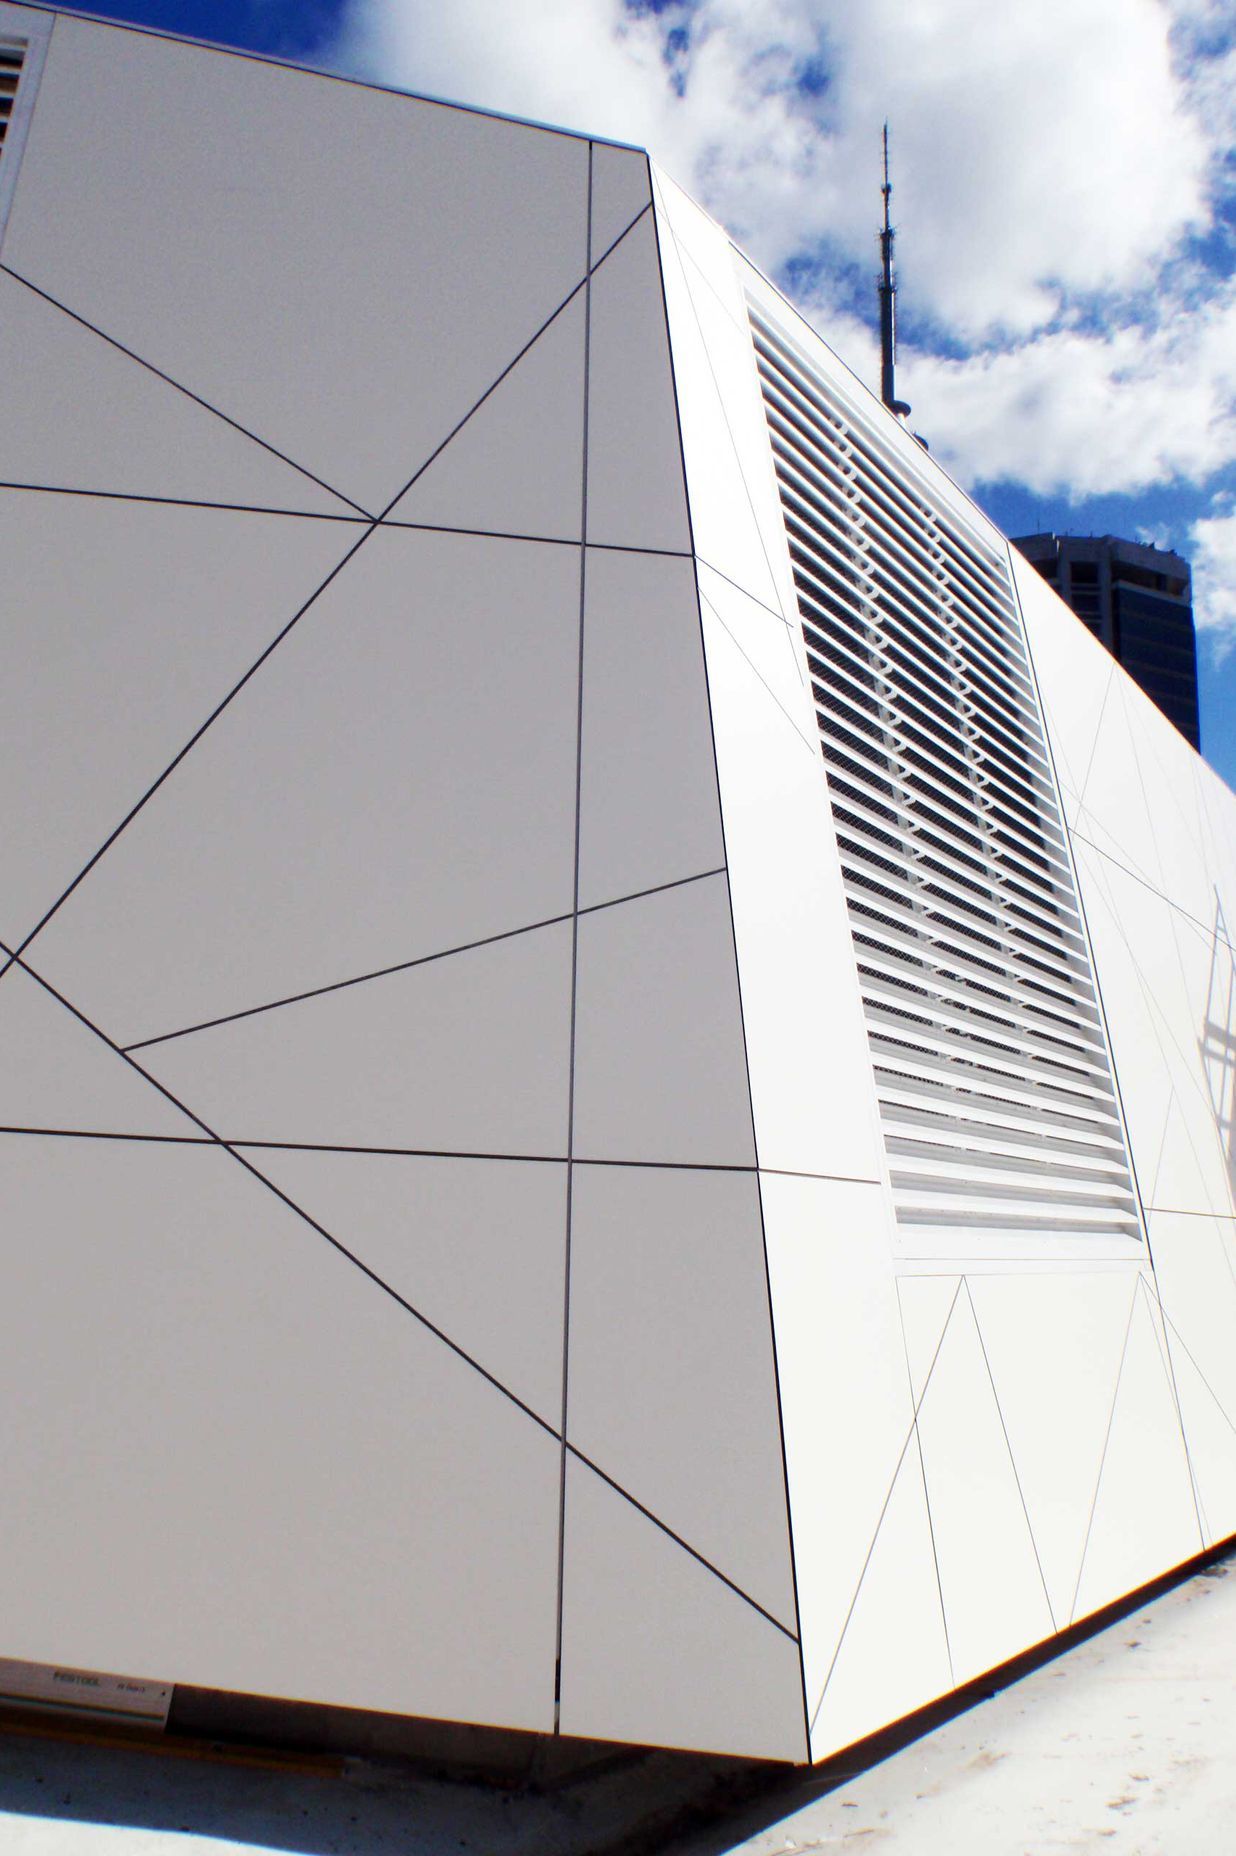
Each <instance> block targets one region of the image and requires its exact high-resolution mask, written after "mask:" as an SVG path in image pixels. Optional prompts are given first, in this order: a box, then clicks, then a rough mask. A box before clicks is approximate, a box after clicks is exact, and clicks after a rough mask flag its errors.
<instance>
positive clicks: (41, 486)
mask: <svg viewBox="0 0 1236 1856" xmlns="http://www.w3.org/2000/svg"><path fill="white" fill-rule="evenodd" d="M0 490H28V491H30V492H32V493H33V494H34V495H35V496H93V497H97V498H100V499H101V500H102V501H103V502H108V503H154V504H156V505H157V506H158V507H159V508H164V509H222V510H226V511H228V512H230V513H233V514H237V515H247V516H286V517H288V518H290V519H291V520H292V521H293V522H369V521H371V520H372V518H371V517H370V516H366V515H347V514H345V513H344V512H343V511H342V510H337V509H277V508H275V507H274V505H273V504H270V503H221V502H218V501H214V500H212V499H211V498H210V497H206V496H157V495H156V494H155V493H154V492H153V491H150V490H99V489H86V488H84V487H83V486H82V485H81V484H73V483H16V482H13V481H12V480H11V479H8V478H3V479H0Z"/></svg>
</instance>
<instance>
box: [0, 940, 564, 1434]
mask: <svg viewBox="0 0 1236 1856" xmlns="http://www.w3.org/2000/svg"><path fill="white" fill-rule="evenodd" d="M0 952H4V953H7V954H9V960H10V964H11V965H16V966H19V967H20V968H21V970H22V972H23V973H26V974H28V975H29V977H30V978H31V979H32V980H34V981H35V982H36V983H37V984H38V985H39V986H41V987H42V988H43V990H44V992H46V993H49V994H50V995H51V997H52V998H53V999H55V1000H56V1001H57V1002H58V1003H59V1004H60V1005H62V1006H63V1007H64V1009H65V1010H66V1011H67V1012H69V1013H71V1014H72V1016H73V1017H74V1018H75V1019H77V1021H78V1023H79V1024H81V1025H84V1026H85V1028H86V1030H87V1031H91V1032H93V1033H94V1035H95V1037H97V1038H98V1039H99V1040H100V1042H101V1043H103V1044H105V1045H106V1046H107V1048H108V1049H109V1050H111V1051H113V1052H114V1053H115V1054H116V1056H117V1057H119V1058H120V1059H121V1061H122V1062H123V1063H126V1064H128V1066H129V1068H130V1069H132V1070H134V1071H135V1072H136V1073H137V1075H138V1076H140V1077H142V1078H143V1079H144V1081H146V1082H148V1083H149V1084H150V1085H151V1087H152V1088H153V1089H156V1090H157V1091H158V1093H159V1094H160V1095H161V1096H163V1097H164V1098H165V1100H166V1101H168V1102H170V1103H171V1104H172V1106H173V1108H176V1109H179V1111H180V1113H181V1114H182V1115H185V1116H186V1117H187V1118H188V1119H189V1120H190V1121H191V1122H192V1123H193V1124H194V1126H195V1127H198V1128H200V1129H201V1130H202V1133H203V1134H204V1135H206V1136H207V1137H208V1142H209V1143H210V1144H212V1145H214V1146H215V1147H218V1148H219V1149H220V1150H221V1151H222V1152H223V1153H226V1154H230V1155H231V1157H232V1159H233V1160H235V1161H236V1162H237V1163H238V1165H240V1166H242V1167H243V1168H244V1169H245V1171H246V1172H247V1173H249V1174H250V1175H251V1176H252V1177H253V1178H254V1179H256V1180H259V1181H260V1182H261V1184H262V1185H263V1186H265V1187H266V1188H267V1190H268V1191H269V1192H272V1193H273V1194H274V1196H275V1197H276V1198H277V1199H280V1200H282V1202H283V1203H284V1204H285V1205H286V1206H287V1207H288V1208H289V1210H291V1211H293V1212H295V1213H296V1215H297V1216H298V1217H299V1218H302V1219H303V1220H304V1222H305V1223H306V1224H307V1225H309V1226H310V1227H311V1229H313V1230H314V1231H316V1232H317V1233H318V1235H319V1237H323V1238H325V1239H326V1242H327V1243H328V1244H330V1245H331V1246H332V1248H333V1249H335V1250H337V1251H338V1252H339V1254H340V1256H342V1257H344V1258H346V1259H347V1261H348V1262H349V1263H352V1264H354V1265H355V1266H356V1268H357V1269H358V1270H360V1271H361V1273H362V1275H365V1276H367V1277H368V1278H369V1280H370V1282H372V1283H374V1284H376V1286H377V1287H378V1288H379V1289H381V1290H383V1291H384V1293H385V1294H387V1295H388V1296H390V1298H391V1300H392V1301H394V1302H397V1303H398V1304H399V1306H400V1307H401V1308H403V1309H406V1311H407V1312H408V1314H410V1315H413V1316H415V1318H416V1319H417V1320H418V1321H419V1322H420V1323H421V1324H422V1326H424V1327H425V1328H427V1329H428V1330H429V1332H430V1333H431V1334H434V1335H436V1337H437V1338H438V1339H439V1340H440V1341H442V1342H443V1344H444V1345H445V1346H447V1347H449V1348H450V1350H451V1352H452V1353H454V1354H456V1355H457V1356H458V1357H459V1359H461V1360H463V1361H465V1362H466V1363H467V1364H468V1365H469V1366H471V1367H473V1368H474V1369H475V1370H476V1371H477V1372H478V1373H480V1375H481V1377H482V1378H483V1379H487V1380H488V1381H489V1383H490V1385H491V1386H493V1387H494V1388H495V1390H496V1391H498V1392H501V1393H502V1394H503V1395H504V1397H506V1398H508V1399H510V1401H511V1403H512V1404H514V1405H517V1406H518V1407H519V1409H520V1410H521V1411H522V1412H524V1413H525V1414H526V1415H527V1416H528V1417H530V1418H531V1419H532V1420H533V1422H534V1423H535V1424H537V1425H539V1426H540V1428H541V1429H542V1430H544V1431H547V1432H548V1433H549V1434H550V1436H551V1437H556V1436H557V1432H556V1431H555V1430H554V1428H553V1426H552V1425H550V1424H547V1423H546V1422H545V1420H544V1418H542V1417H539V1416H538V1414H537V1413H536V1412H535V1411H533V1409H532V1407H531V1406H530V1405H527V1404H525V1403H524V1401H523V1399H521V1398H520V1397H519V1395H518V1394H517V1393H515V1392H512V1391H511V1390H510V1388H509V1387H508V1386H505V1385H503V1383H502V1381H501V1380H500V1379H498V1378H496V1377H495V1375H494V1374H493V1373H491V1372H489V1371H488V1369H487V1368H486V1367H484V1366H482V1365H481V1363H480V1361H479V1360H475V1359H473V1357H472V1355H471V1354H470V1353H468V1352H467V1350H466V1349H465V1348H463V1347H461V1346H460V1345H459V1343H458V1342H457V1341H454V1340H452V1339H451V1337H450V1335H449V1334H446V1333H445V1332H444V1331H443V1330H442V1329H441V1328H440V1327H438V1326H437V1325H436V1323H435V1322H433V1321H431V1320H430V1319H429V1317H428V1316H427V1315H424V1314H422V1313H421V1311H420V1309H419V1308H416V1307H414V1306H413V1304H412V1303H411V1302H409V1301H407V1300H406V1298H405V1297H404V1296H402V1295H400V1294H399V1291H398V1290H397V1289H393V1288H392V1287H391V1285H390V1283H388V1282H386V1281H384V1279H383V1278H382V1277H381V1276H379V1275H378V1273H377V1271H376V1270H373V1269H371V1268H370V1267H369V1265H368V1264H367V1263H365V1262H363V1261H362V1259H361V1258H360V1257H358V1256H357V1255H356V1253H355V1252H354V1251H351V1250H349V1249H348V1247H347V1245H346V1244H344V1243H342V1242H341V1241H340V1239H339V1238H337V1237H335V1236H334V1235H333V1234H332V1233H331V1232H330V1231H328V1230H327V1229H326V1227H325V1225H322V1224H319V1223H318V1221H317V1219H316V1218H314V1217H312V1216H311V1215H310V1214H309V1213H308V1212H307V1211H305V1210H304V1208H303V1207H302V1206H300V1205H297V1203H296V1202H295V1200H294V1199H292V1198H289V1196H288V1194H287V1193H286V1192H284V1191H282V1190H281V1188H280V1187H278V1186H276V1185H275V1183H274V1181H273V1180H270V1179H267V1177H266V1175H265V1174H264V1173H262V1172H260V1171H259V1170H258V1168H257V1167H256V1166H254V1165H253V1163H252V1161H250V1160H247V1159H246V1158H245V1156H244V1155H243V1154H242V1153H240V1152H238V1151H237V1148H236V1147H235V1146H234V1145H233V1144H232V1143H231V1142H229V1141H225V1140H224V1139H223V1137H222V1135H220V1134H217V1133H216V1132H215V1130H214V1129H213V1128H212V1127H211V1126H210V1124H209V1123H208V1122H206V1121H203V1119H202V1117H201V1116H200V1115H198V1114H197V1113H195V1111H194V1110H193V1109H191V1108H189V1107H188V1105H187V1104H186V1103H184V1102H182V1101H181V1100H180V1098H179V1097H178V1096H176V1095H173V1093H172V1091H171V1090H170V1089H168V1088H166V1087H165V1085H164V1084H163V1083H161V1082H160V1081H159V1079H158V1077H157V1076H152V1075H151V1073H150V1071H149V1070H145V1069H143V1068H142V1065H141V1064H140V1063H138V1061H137V1059H136V1058H135V1057H131V1056H130V1055H129V1054H128V1052H127V1051H124V1050H122V1049H121V1048H120V1046H119V1044H117V1043H115V1042H114V1041H113V1040H112V1039H111V1038H109V1037H108V1035H107V1033H106V1032H105V1031H103V1030H101V1029H100V1027H99V1026H98V1025H96V1024H95V1023H94V1022H93V1021H92V1020H91V1019H89V1018H87V1016H86V1014H85V1013H84V1012H82V1011H80V1010H79V1009H78V1007H77V1006H75V1005H74V1004H73V1002H72V1000H71V999H66V997H65V996H64V994H63V993H62V992H59V991H57V989H56V987H54V986H53V985H52V984H51V982H50V981H49V980H46V979H44V978H43V975H42V974H41V973H37V972H36V971H35V969H34V968H33V967H32V966H30V965H29V964H28V962H26V961H25V960H23V959H22V958H21V956H20V954H17V953H13V952H11V951H10V950H9V949H8V948H6V947H4V945H3V943H0ZM6 971H7V969H6Z"/></svg>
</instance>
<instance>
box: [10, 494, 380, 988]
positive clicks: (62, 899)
mask: <svg viewBox="0 0 1236 1856" xmlns="http://www.w3.org/2000/svg"><path fill="white" fill-rule="evenodd" d="M376 526H377V524H376V523H373V522H371V523H370V524H369V525H368V527H367V528H366V529H365V532H364V534H363V535H359V536H358V537H357V539H356V540H355V541H354V542H353V543H352V546H351V547H350V548H349V549H348V551H347V553H346V554H345V555H344V557H343V559H342V560H340V561H337V562H336V563H335V565H334V566H333V567H332V568H331V570H330V572H329V573H328V574H327V576H326V578H325V579H324V580H323V581H322V582H321V583H320V584H319V585H318V586H316V587H315V588H314V590H313V592H312V593H311V594H310V595H309V597H308V599H307V600H305V602H304V604H303V605H301V606H300V607H298V609H297V610H296V611H295V612H294V613H293V614H292V617H291V618H290V619H289V620H288V621H287V623H286V624H285V625H284V626H283V627H282V629H281V630H280V631H279V632H277V633H276V635H275V636H274V637H273V638H272V639H271V641H270V643H269V644H268V645H267V646H266V649H265V650H264V651H263V652H262V654H261V656H260V657H259V658H257V659H256V660H255V662H254V663H252V664H250V666H249V668H248V670H246V671H245V673H244V675H243V676H242V677H241V678H240V681H239V682H238V683H234V684H233V685H232V688H231V689H230V690H229V691H228V693H227V695H226V696H225V697H224V698H223V699H222V701H221V702H218V703H216V705H215V707H214V708H213V709H212V710H211V712H210V714H209V715H208V716H207V717H206V720H205V721H204V722H202V723H201V724H200V725H199V726H198V728H197V729H195V730H194V732H193V734H192V735H190V737H189V739H188V741H186V742H185V744H184V746H183V747H182V748H181V749H180V751H179V753H177V754H176V756H175V757H174V759H172V760H171V761H169V762H168V764H167V766H166V767H165V768H164V769H163V771H162V773H161V774H159V776H158V778H157V779H155V780H154V781H152V783H151V784H150V785H149V786H148V787H147V788H146V791H145V792H144V793H143V794H142V796H141V798H140V799H138V800H137V801H136V803H135V804H133V805H132V806H130V808H129V810H128V811H127V812H126V813H125V815H124V817H123V818H122V819H121V821H120V823H119V824H118V825H117V826H116V827H115V828H114V829H113V830H112V831H111V832H110V833H109V834H108V836H107V837H106V838H105V839H104V840H103V842H102V844H101V845H100V846H99V848H98V850H97V851H95V853H94V855H93V856H92V857H91V858H90V859H89V860H88V861H87V862H86V863H85V864H83V866H82V868H81V869H80V870H79V871H78V873H77V875H76V876H75V877H74V878H73V880H72V882H71V883H70V884H69V885H68V887H67V888H66V889H64V890H62V891H61V893H60V895H59V896H57V898H56V900H55V901H54V902H53V903H52V905H51V907H50V908H49V909H48V910H47V911H46V912H45V914H44V915H43V916H42V917H41V918H40V919H39V920H38V921H37V922H36V923H35V925H34V927H33V928H32V929H31V930H30V932H29V934H28V935H27V936H26V938H25V940H24V941H21V942H20V943H19V944H18V946H17V948H16V949H15V950H14V951H13V952H12V953H10V954H9V957H8V960H7V961H6V963H5V965H4V966H3V967H0V979H3V978H4V975H5V974H6V973H7V972H8V970H9V967H10V966H11V965H12V963H13V961H14V960H16V959H19V958H20V956H21V955H22V954H24V953H25V951H26V949H27V948H28V947H29V946H30V943H31V942H32V941H33V940H34V939H35V938H36V936H38V935H40V934H42V932H43V930H44V928H46V926H47V924H48V923H49V922H50V921H51V919H52V917H53V916H54V915H55V914H56V913H57V911H58V910H59V909H61V908H62V907H63V906H64V904H65V903H66V902H67V901H68V899H69V897H70V896H71V895H72V894H73V892H74V890H75V889H76V888H77V886H78V884H79V883H81V882H83V881H84V880H85V878H86V877H87V876H89V874H90V872H91V871H92V870H93V869H94V867H95V865H96V864H97V863H98V861H99V859H100V858H101V857H103V856H105V855H106V853H107V852H108V851H109V850H110V849H111V847H112V845H113V844H114V843H115V842H116V840H117V838H118V837H119V836H120V834H121V832H123V831H124V830H125V829H126V828H127V827H128V826H129V825H131V824H132V822H133V820H134V819H135V818H136V817H137V815H138V813H139V812H140V811H141V810H142V808H143V807H144V806H146V805H147V804H148V803H149V802H150V800H151V799H153V798H154V796H155V794H156V793H157V792H158V790H159V788H160V787H161V786H162V785H163V783H164V781H165V780H167V779H169V778H170V777H171V775H172V774H173V773H174V772H175V771H176V769H177V767H179V765H180V763H181V761H182V760H184V758H185V756H186V755H187V754H189V753H191V752H192V750H193V749H194V748H195V747H196V746H197V744H198V742H199V741H200V740H201V738H202V736H203V735H204V734H205V733H206V731H207V729H208V728H210V727H211V725H212V724H213V723H215V722H217V721H218V719H219V717H220V716H221V715H222V714H223V712H224V710H225V709H226V708H227V707H228V706H229V704H230V703H232V702H234V701H235V699H236V697H237V696H239V695H240V692H241V691H242V690H243V689H244V687H245V685H246V684H247V683H248V682H249V681H250V679H251V678H253V677H255V676H256V675H257V673H258V671H259V670H260V669H261V668H262V665H263V664H264V663H265V662H266V660H267V658H268V657H270V655H271V654H272V652H274V651H276V650H277V649H278V647H279V646H280V645H281V644H282V643H283V640H284V639H285V638H286V637H287V635H288V633H289V632H290V631H292V629H293V628H294V627H295V626H296V625H298V624H299V623H300V621H301V619H303V618H304V616H305V614H306V612H308V610H309V608H310V607H311V606H312V605H313V603H314V601H315V600H317V599H320V598H321V596H322V594H323V593H324V592H325V591H326V589H327V587H328V586H330V584H331V582H332V581H333V580H334V579H335V578H336V577H337V575H339V574H340V573H342V571H343V569H344V568H345V567H346V566H347V564H348V562H349V561H350V560H351V559H352V556H353V555H354V554H355V553H356V551H357V549H358V548H361V547H363V546H364V544H365V543H366V541H368V539H369V537H370V536H371V535H372V534H373V531H374V529H375V527H376ZM0 951H5V952H7V950H5V949H2V948H0Z"/></svg>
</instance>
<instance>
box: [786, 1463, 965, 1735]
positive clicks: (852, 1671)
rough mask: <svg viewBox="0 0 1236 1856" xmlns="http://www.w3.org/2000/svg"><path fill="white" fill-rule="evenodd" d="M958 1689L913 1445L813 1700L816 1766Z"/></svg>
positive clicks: (899, 1468)
mask: <svg viewBox="0 0 1236 1856" xmlns="http://www.w3.org/2000/svg"><path fill="white" fill-rule="evenodd" d="M952 1686H953V1678H952V1673H951V1670H950V1668H949V1655H948V1642H947V1639H946V1637H945V1634H944V1620H943V1617H942V1616H941V1611H940V1592H939V1587H938V1586H937V1584H936V1573H935V1564H934V1560H933V1555H932V1546H931V1527H930V1523H929V1521H928V1518H927V1503H926V1501H925V1499H924V1496H923V1477H922V1471H921V1469H920V1467H919V1456H918V1450H917V1449H916V1447H915V1444H914V1440H913V1438H911V1439H910V1441H909V1443H908V1444H907V1446H906V1449H905V1451H904V1452H903V1454H902V1457H901V1462H900V1465H899V1466H898V1467H897V1469H896V1475H895V1478H894V1481H893V1485H892V1489H891V1491H890V1494H889V1498H888V1502H887V1505H886V1506H885V1509H884V1513H883V1515H882V1517H881V1520H880V1525H879V1530H878V1532H877V1534H876V1536H875V1539H874V1541H873V1542H872V1547H871V1552H870V1555H869V1556H868V1559H867V1564H866V1566H865V1567H864V1569H863V1575H862V1580H861V1583H860V1584H859V1587H858V1590H857V1592H856V1594H855V1597H854V1603H853V1606H852V1608H851V1610H850V1614H849V1617H848V1618H847V1620H846V1624H845V1630H844V1632H843V1635H842V1637H841V1641H840V1643H839V1645H838V1647H837V1652H836V1655H835V1658H834V1661H833V1666H832V1669H831V1670H830V1672H829V1676H828V1681H827V1684H826V1686H825V1688H824V1692H823V1696H822V1698H821V1697H819V1696H814V1695H813V1696H811V1697H810V1698H809V1699H810V1701H811V1703H812V1707H813V1709H814V1718H813V1721H812V1727H811V1757H812V1759H816V1760H818V1759H824V1758H826V1757H827V1756H828V1754H830V1753H835V1752H836V1751H837V1750H838V1749H839V1748H840V1747H844V1746H851V1745H852V1744H853V1743H854V1741H856V1740H861V1739H862V1738H863V1736H864V1735H866V1734H869V1733H874V1731H875V1730H876V1728H877V1727H884V1726H886V1725H887V1723H888V1722H889V1721H895V1720H897V1719H898V1718H899V1717H900V1716H901V1715H903V1714H910V1713H912V1711H913V1710H914V1709H915V1708H919V1707H922V1705H923V1704H924V1703H925V1702H928V1701H933V1700H934V1699H935V1698H936V1696H937V1695H944V1694H947V1693H948V1691H949V1690H950V1689H951V1688H952ZM817 1703H818V1706H817V1705H816V1704H817Z"/></svg>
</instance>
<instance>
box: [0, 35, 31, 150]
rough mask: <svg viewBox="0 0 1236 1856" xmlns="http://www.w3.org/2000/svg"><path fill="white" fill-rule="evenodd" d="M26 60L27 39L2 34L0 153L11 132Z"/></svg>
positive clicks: (0, 54) (0, 44)
mask: <svg viewBox="0 0 1236 1856" xmlns="http://www.w3.org/2000/svg"><path fill="white" fill-rule="evenodd" d="M25 62H26V42H25V40H24V39H10V38H5V37H2V36H0V154H3V153H4V138H5V136H6V135H7V134H8V132H9V123H10V121H11V120H12V116H13V103H14V100H15V99H16V96H17V84H18V80H19V79H20V77H21V68H22V66H23V65H24V64H25Z"/></svg>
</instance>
